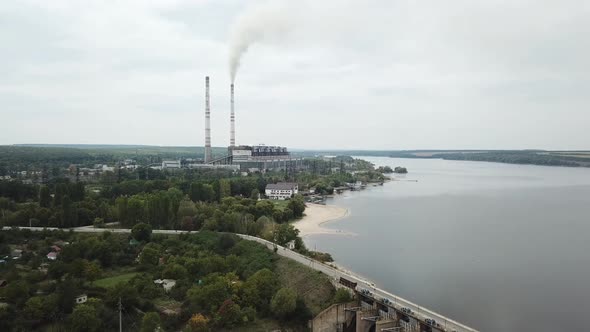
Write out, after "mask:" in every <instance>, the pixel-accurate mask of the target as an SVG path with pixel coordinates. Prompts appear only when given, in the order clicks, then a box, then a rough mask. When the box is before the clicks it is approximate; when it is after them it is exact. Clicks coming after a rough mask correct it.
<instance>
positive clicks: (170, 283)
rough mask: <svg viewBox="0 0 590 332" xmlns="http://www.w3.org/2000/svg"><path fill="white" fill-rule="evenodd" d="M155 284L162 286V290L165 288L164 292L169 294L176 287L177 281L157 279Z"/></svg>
mask: <svg viewBox="0 0 590 332" xmlns="http://www.w3.org/2000/svg"><path fill="white" fill-rule="evenodd" d="M154 284H156V285H160V286H162V288H164V290H165V291H166V293H167V292H169V291H170V290H171V289H172V287H174V286H175V285H176V280H173V279H156V280H154Z"/></svg>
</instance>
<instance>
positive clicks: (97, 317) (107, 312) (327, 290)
mask: <svg viewBox="0 0 590 332" xmlns="http://www.w3.org/2000/svg"><path fill="white" fill-rule="evenodd" d="M0 243H1V245H0V254H1V255H2V256H3V257H4V259H2V260H1V261H0V262H1V263H0V279H1V280H0V284H1V285H2V287H1V288H0V297H1V299H0V330H2V331H29V330H46V331H116V330H118V328H119V321H118V316H119V308H121V313H122V324H123V330H125V331H179V330H183V331H220V330H221V331H223V330H241V329H243V328H249V329H251V330H258V329H267V328H271V329H279V328H281V329H284V330H294V331H296V330H305V327H306V322H307V320H308V319H309V318H311V317H312V315H314V314H317V313H318V312H319V311H320V310H322V309H323V308H325V307H327V306H328V305H330V304H332V303H335V302H344V301H348V300H349V295H348V293H347V292H343V291H338V292H336V291H335V289H334V288H333V286H332V285H331V284H330V281H329V280H328V278H327V277H326V276H324V275H322V274H318V273H317V272H315V271H313V270H310V269H308V268H306V267H305V266H302V265H299V264H297V263H295V262H293V261H289V260H286V259H285V258H281V257H279V256H278V255H276V254H275V253H273V252H272V251H270V250H268V249H266V248H265V247H264V246H262V245H259V244H257V243H255V242H251V241H246V240H241V239H239V238H238V237H236V236H234V235H230V234H222V233H217V232H200V233H196V234H184V235H177V236H176V235H175V236H162V235H152V234H151V232H150V231H149V229H147V231H146V229H145V228H142V227H136V229H134V231H133V233H132V234H131V235H122V234H113V233H110V232H105V233H102V234H96V235H94V234H93V235H88V234H73V233H71V232H64V231H44V232H30V231H17V230H14V231H4V232H1V233H0ZM15 253H16V254H15ZM52 253H54V254H56V255H57V254H58V256H57V259H50V258H49V257H50V255H51V254H52Z"/></svg>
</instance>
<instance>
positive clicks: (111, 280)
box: [93, 272, 138, 288]
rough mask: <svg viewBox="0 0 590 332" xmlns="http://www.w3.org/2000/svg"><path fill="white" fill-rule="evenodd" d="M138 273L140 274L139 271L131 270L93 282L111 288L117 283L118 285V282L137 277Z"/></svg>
mask: <svg viewBox="0 0 590 332" xmlns="http://www.w3.org/2000/svg"><path fill="white" fill-rule="evenodd" d="M137 274H138V273H137V272H130V273H124V274H119V275H116V276H113V277H108V278H103V279H98V280H96V281H94V282H93V285H94V286H97V287H103V288H111V287H114V286H115V285H117V284H118V283H121V282H127V281H129V280H131V279H133V277H135V276H136V275H137Z"/></svg>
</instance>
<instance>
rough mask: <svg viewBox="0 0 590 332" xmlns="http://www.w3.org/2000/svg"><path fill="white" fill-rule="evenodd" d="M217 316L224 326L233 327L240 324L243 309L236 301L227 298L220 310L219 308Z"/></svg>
mask: <svg viewBox="0 0 590 332" xmlns="http://www.w3.org/2000/svg"><path fill="white" fill-rule="evenodd" d="M217 317H218V321H219V322H220V324H221V325H222V326H224V327H229V328H232V327H234V326H236V325H238V324H240V322H241V320H242V309H241V308H240V306H239V305H237V304H236V303H234V301H232V300H231V299H227V300H225V301H223V303H222V304H221V306H220V307H219V310H217Z"/></svg>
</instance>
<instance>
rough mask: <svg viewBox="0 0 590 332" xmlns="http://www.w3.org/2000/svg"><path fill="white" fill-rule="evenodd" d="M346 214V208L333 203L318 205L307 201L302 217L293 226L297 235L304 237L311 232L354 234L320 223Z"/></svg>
mask: <svg viewBox="0 0 590 332" xmlns="http://www.w3.org/2000/svg"><path fill="white" fill-rule="evenodd" d="M347 215H348V209H346V208H343V207H339V206H334V205H320V204H311V203H307V204H306V208H305V215H304V217H303V219H301V220H299V221H297V222H295V223H294V224H293V226H295V228H297V229H298V230H299V235H300V236H301V237H305V236H307V235H311V234H340V235H354V233H350V232H345V231H342V230H339V229H330V228H325V227H322V224H324V223H326V222H329V221H334V220H337V219H340V218H343V217H345V216H347Z"/></svg>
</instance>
